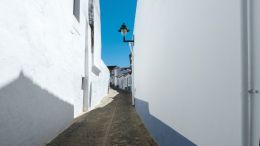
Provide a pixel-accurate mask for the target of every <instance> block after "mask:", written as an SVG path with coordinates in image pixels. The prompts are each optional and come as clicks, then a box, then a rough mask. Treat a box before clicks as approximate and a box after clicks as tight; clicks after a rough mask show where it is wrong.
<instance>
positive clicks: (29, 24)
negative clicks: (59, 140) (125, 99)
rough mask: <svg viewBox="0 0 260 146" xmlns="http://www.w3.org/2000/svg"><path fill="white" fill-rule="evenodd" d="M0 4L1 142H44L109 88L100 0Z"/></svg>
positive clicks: (34, 0) (7, 0)
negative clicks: (103, 50) (102, 52)
mask: <svg viewBox="0 0 260 146" xmlns="http://www.w3.org/2000/svg"><path fill="white" fill-rule="evenodd" d="M0 8H1V9H0V12H1V15H0V19H1V22H0V38H1V39H0V68H1V71H0V76H1V78H0V116H1V118H0V145H3V146H7V145H8V146H16V145H19V146H35V145H43V144H44V143H47V142H48V141H50V140H51V139H52V138H54V137H55V136H56V135H58V134H59V133H60V132H61V131H63V130H64V129H65V128H67V127H68V126H69V125H70V123H71V122H72V120H73V119H74V118H75V117H77V116H79V115H80V114H81V113H82V112H83V111H88V110H91V109H93V108H94V107H95V105H97V104H98V103H99V101H100V100H101V99H102V98H103V97H104V96H105V95H106V94H107V92H108V83H109V71H108V69H107V67H106V66H105V65H104V63H103V61H102V60H101V36H100V35H101V34H100V9H99V0H65V1H64V0H47V1H46V0H26V1H18V0H3V1H1V2H0Z"/></svg>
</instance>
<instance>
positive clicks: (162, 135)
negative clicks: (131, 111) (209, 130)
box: [135, 98, 196, 146]
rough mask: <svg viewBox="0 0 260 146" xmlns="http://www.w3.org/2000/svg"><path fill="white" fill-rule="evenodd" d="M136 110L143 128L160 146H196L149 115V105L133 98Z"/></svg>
mask: <svg viewBox="0 0 260 146" xmlns="http://www.w3.org/2000/svg"><path fill="white" fill-rule="evenodd" d="M135 107H136V110H137V112H138V114H139V116H140V117H141V119H142V120H143V122H144V124H145V127H146V128H147V129H148V131H149V132H150V134H151V136H152V137H153V138H154V139H155V141H156V142H157V144H158V145H160V146H196V144H194V143H192V142H191V141H190V140H188V139H187V138H185V137H184V136H182V135H181V134H180V133H178V132H177V131H175V130H173V129H172V128H171V127H170V126H168V125H166V124H165V123H163V122H162V121H160V120H159V119H157V118H156V117H154V116H153V115H151V114H150V111H149V103H148V102H146V101H143V100H140V99H138V98H135Z"/></svg>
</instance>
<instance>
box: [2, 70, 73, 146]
mask: <svg viewBox="0 0 260 146" xmlns="http://www.w3.org/2000/svg"><path fill="white" fill-rule="evenodd" d="M73 110H74V109H73V106H72V105H71V104H69V103H66V102H64V101H62V100H60V99H59V98H58V97H56V96H54V95H53V94H51V93H49V92H48V91H46V90H44V89H42V88H41V87H40V86H38V85H36V84H35V83H34V82H33V81H32V80H31V79H30V78H28V77H26V76H25V75H24V74H23V73H22V72H21V73H20V75H19V77H18V78H17V79H15V80H14V81H12V82H11V83H9V84H8V85H6V86H5V87H3V88H1V89H0V145H1V146H18V145H19V146H37V145H43V144H44V143H47V142H48V141H49V140H51V139H52V138H54V137H55V136H56V135H57V134H59V133H60V132H61V131H62V130H64V129H65V128H66V127H67V126H68V125H69V124H70V123H71V121H72V120H73V113H74V111H73Z"/></svg>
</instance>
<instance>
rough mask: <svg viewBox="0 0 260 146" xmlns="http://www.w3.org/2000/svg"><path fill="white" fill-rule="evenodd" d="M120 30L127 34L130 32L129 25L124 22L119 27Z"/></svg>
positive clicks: (123, 34)
mask: <svg viewBox="0 0 260 146" xmlns="http://www.w3.org/2000/svg"><path fill="white" fill-rule="evenodd" d="M119 32H121V34H122V36H125V35H126V33H127V32H129V30H128V28H127V26H126V25H125V23H123V24H122V25H121V27H120V29H119Z"/></svg>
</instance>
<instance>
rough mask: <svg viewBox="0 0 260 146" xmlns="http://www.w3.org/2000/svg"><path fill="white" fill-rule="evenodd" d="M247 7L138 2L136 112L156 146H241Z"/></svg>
mask: <svg viewBox="0 0 260 146" xmlns="http://www.w3.org/2000/svg"><path fill="white" fill-rule="evenodd" d="M243 6H245V5H243V3H242V1H240V0H196V1H190V0H181V1H179V0H139V1H138V6H137V12H136V22H135V46H134V76H135V78H134V83H135V87H134V91H135V101H136V102H135V104H136V108H137V111H138V113H139V114H140V116H141V117H142V119H143V120H144V122H145V125H146V127H147V128H148V129H149V131H150V132H151V134H152V136H153V137H154V138H155V140H156V141H157V143H158V144H159V145H161V146H172V145H174V146H193V145H199V146H243V143H242V141H243V140H244V138H246V134H245V133H244V131H243V127H244V124H245V123H243V120H242V119H243V118H244V117H243V116H244V115H243V111H244V109H243V107H244V104H245V103H243V98H244V97H243V96H242V94H243V92H245V91H244V90H243V89H244V87H243V74H242V70H243V67H242V61H243V60H242V56H243V54H242V52H243V42H242V39H243V34H242V32H243V31H242V27H243V26H242V21H243V17H242V14H243V13H242V12H243V9H242V8H243ZM244 85H245V84H244Z"/></svg>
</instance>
